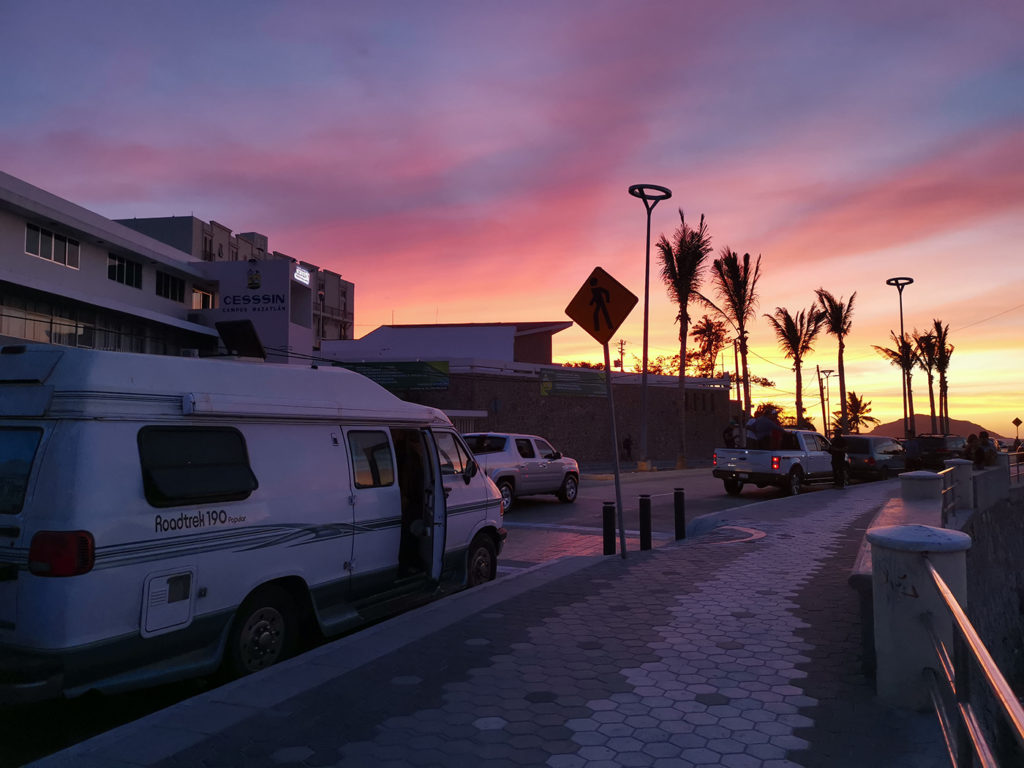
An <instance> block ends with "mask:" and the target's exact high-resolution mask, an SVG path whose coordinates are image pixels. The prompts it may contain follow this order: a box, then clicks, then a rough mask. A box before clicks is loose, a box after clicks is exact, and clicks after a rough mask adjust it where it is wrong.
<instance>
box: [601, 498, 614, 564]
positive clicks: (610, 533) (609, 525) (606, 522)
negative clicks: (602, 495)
mask: <svg viewBox="0 0 1024 768" xmlns="http://www.w3.org/2000/svg"><path fill="white" fill-rule="evenodd" d="M601 527H602V532H603V533H604V553H605V554H606V555H614V554H615V502H614V501H606V502H605V503H604V506H603V507H602V508H601Z"/></svg>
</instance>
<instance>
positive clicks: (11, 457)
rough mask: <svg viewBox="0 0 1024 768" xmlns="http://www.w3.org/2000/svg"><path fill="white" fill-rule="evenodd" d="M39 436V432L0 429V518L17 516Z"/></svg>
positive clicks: (23, 499)
mask: <svg viewBox="0 0 1024 768" xmlns="http://www.w3.org/2000/svg"><path fill="white" fill-rule="evenodd" d="M42 435H43V431H42V430H41V429H20V428H19V429H6V428H5V429H0V515H17V514H18V513H20V512H21V506H22V504H24V503H25V491H26V490H27V489H28V475H29V472H31V471H32V461H33V459H35V456H36V449H37V448H38V447H39V438H40V437H42Z"/></svg>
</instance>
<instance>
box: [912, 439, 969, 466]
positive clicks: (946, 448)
mask: <svg viewBox="0 0 1024 768" xmlns="http://www.w3.org/2000/svg"><path fill="white" fill-rule="evenodd" d="M905 446H906V449H907V469H931V470H935V471H937V472H938V471H941V470H943V469H945V468H946V465H945V463H944V462H945V461H946V459H962V458H964V449H965V448H966V447H967V439H966V438H964V437H961V436H960V435H918V436H917V437H912V438H910V439H909V440H907V441H906V443H905Z"/></svg>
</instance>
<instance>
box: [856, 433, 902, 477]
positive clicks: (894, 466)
mask: <svg viewBox="0 0 1024 768" xmlns="http://www.w3.org/2000/svg"><path fill="white" fill-rule="evenodd" d="M843 441H844V445H845V450H846V455H847V457H848V458H849V460H850V476H851V477H855V478H861V479H868V480H874V479H879V480H886V479H888V478H889V477H892V476H893V475H894V474H897V473H899V472H903V471H904V470H905V469H906V468H907V452H906V450H904V448H903V446H902V445H900V444H899V442H897V441H896V440H894V439H893V438H891V437H880V436H877V435H843Z"/></svg>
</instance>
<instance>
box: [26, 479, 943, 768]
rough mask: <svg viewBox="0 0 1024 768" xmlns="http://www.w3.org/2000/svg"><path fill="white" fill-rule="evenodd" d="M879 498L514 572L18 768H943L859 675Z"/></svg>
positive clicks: (770, 506)
mask: <svg viewBox="0 0 1024 768" xmlns="http://www.w3.org/2000/svg"><path fill="white" fill-rule="evenodd" d="M893 492H894V485H893V484H892V483H873V484H865V485H858V486H853V487H851V488H849V489H847V490H845V491H836V490H832V489H829V490H824V491H819V492H816V493H811V494H807V495H803V496H798V497H795V498H788V499H778V500H772V501H766V502H761V503H758V504H753V505H749V506H746V507H741V508H738V509H735V510H730V512H729V513H721V514H719V515H718V516H717V517H718V522H720V523H724V525H722V526H721V527H718V528H715V529H713V530H710V531H708V532H706V533H704V534H702V535H701V536H698V537H695V538H689V539H686V540H684V541H681V542H672V543H668V544H664V545H662V546H659V547H657V548H656V549H654V550H652V551H650V552H637V551H629V552H628V556H627V558H626V559H623V558H621V557H619V556H618V555H616V556H608V557H602V556H600V555H598V556H587V557H566V558H563V559H561V560H559V561H556V562H554V563H552V564H548V565H544V566H538V567H536V568H532V569H527V570H523V571H520V572H518V573H516V574H515V575H514V576H512V577H508V576H506V577H502V578H499V579H498V580H497V581H495V582H492V583H490V584H487V585H485V586H483V587H478V588H475V589H471V590H467V591H464V592H461V593H459V594H457V595H454V596H451V597H448V598H445V599H443V600H439V601H437V602H435V603H432V604H430V605H428V606H426V607H424V608H421V609H418V610H415V611H411V612H409V613H406V614H403V615H402V616H399V617H397V618H395V619H392V620H389V621H387V622H384V623H381V624H378V625H376V626H373V627H370V628H368V629H366V630H364V631H361V632H358V633H356V634H354V635H351V636H349V637H346V638H343V639H341V640H339V641H336V642H333V643H330V644H327V645H324V646H321V647H320V648H317V649H315V650H314V651H311V652H309V653H307V654H304V655H303V656H301V657H299V658H296V659H293V660H291V661H289V662H286V663H284V664H281V665H279V666H276V667H273V668H271V669H269V670H267V671H265V672H263V673H261V674H258V675H254V676H251V677H248V678H245V679H242V680H239V681H236V682H235V683H232V684H230V685H226V686H223V687H221V688H218V689H216V690H212V691H209V692H207V693H205V694H203V695H200V696H197V697H195V698H193V699H190V700H188V701H185V702H182V703H180V704H178V705H175V706H173V707H170V708H169V709H166V710H164V711H161V712H157V713H155V714H153V715H150V716H148V717H146V718H143V719H142V720H139V721H137V722H135V723H131V724H128V725H125V726H122V727H121V728H119V729H116V730H114V731H111V732H109V733H106V734H103V735H101V736H98V737H95V738H94V739H91V740H90V741H87V742H83V743H82V744H79V745H77V746H75V747H72V748H71V749H68V750H65V751H64V752H60V753H57V754H55V755H52V756H50V757H49V758H45V759H43V760H41V761H38V762H37V763H34V764H33V765H37V766H42V767H45V768H53V767H54V766H76V767H79V766H80V767H82V768H101V767H102V768H113V767H115V766H118V767H121V768H125V767H126V766H143V765H146V766H161V767H166V768H172V767H178V766H182V767H183V766H189V767H190V768H191V767H192V766H210V768H213V767H214V766H235V765H245V766H300V765H304V766H360V767H362V766H380V767H381V768H392V767H393V768H406V767H408V766H444V767H445V768H449V767H450V766H467V767H468V766H473V767H474V768H476V766H480V765H484V764H486V765H487V766H488V768H516V767H519V766H550V768H604V766H658V767H659V768H667V767H669V766H672V767H673V768H675V767H678V768H690V767H691V766H727V767H728V768H753V767H754V766H762V767H764V768H793V767H794V766H803V767H804V768H812V767H815V768H817V767H819V766H820V767H821V768H825V767H826V766H827V767H828V768H855V767H856V768H863V766H878V768H890V767H893V768H895V767H899V768H902V767H903V766H907V767H908V768H932V767H933V766H934V767H935V768H938V767H939V766H945V765H948V760H947V759H946V758H945V755H944V751H943V748H942V745H941V741H942V740H941V735H940V733H939V729H938V726H937V724H936V722H935V716H934V715H933V714H928V713H913V712H906V711H900V710H893V709H890V708H887V707H884V706H882V705H881V704H880V703H879V702H878V701H877V700H876V699H875V697H874V692H873V686H872V685H871V684H870V682H869V681H866V680H865V679H864V677H863V676H862V675H861V673H860V658H859V657H860V627H859V616H858V609H857V596H856V594H855V593H854V592H853V590H851V589H850V588H849V587H848V586H847V585H846V577H847V575H848V574H849V570H850V568H851V566H852V564H853V561H854V558H855V557H856V554H857V548H858V546H859V545H860V542H861V537H862V535H863V531H864V528H865V527H866V525H867V524H868V523H869V522H870V520H871V517H872V515H873V513H874V511H875V510H877V508H878V507H879V505H880V504H881V503H882V502H883V501H885V500H886V499H888V498H889V497H890V496H891V495H892V494H893ZM705 527H707V525H706V524H705Z"/></svg>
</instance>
